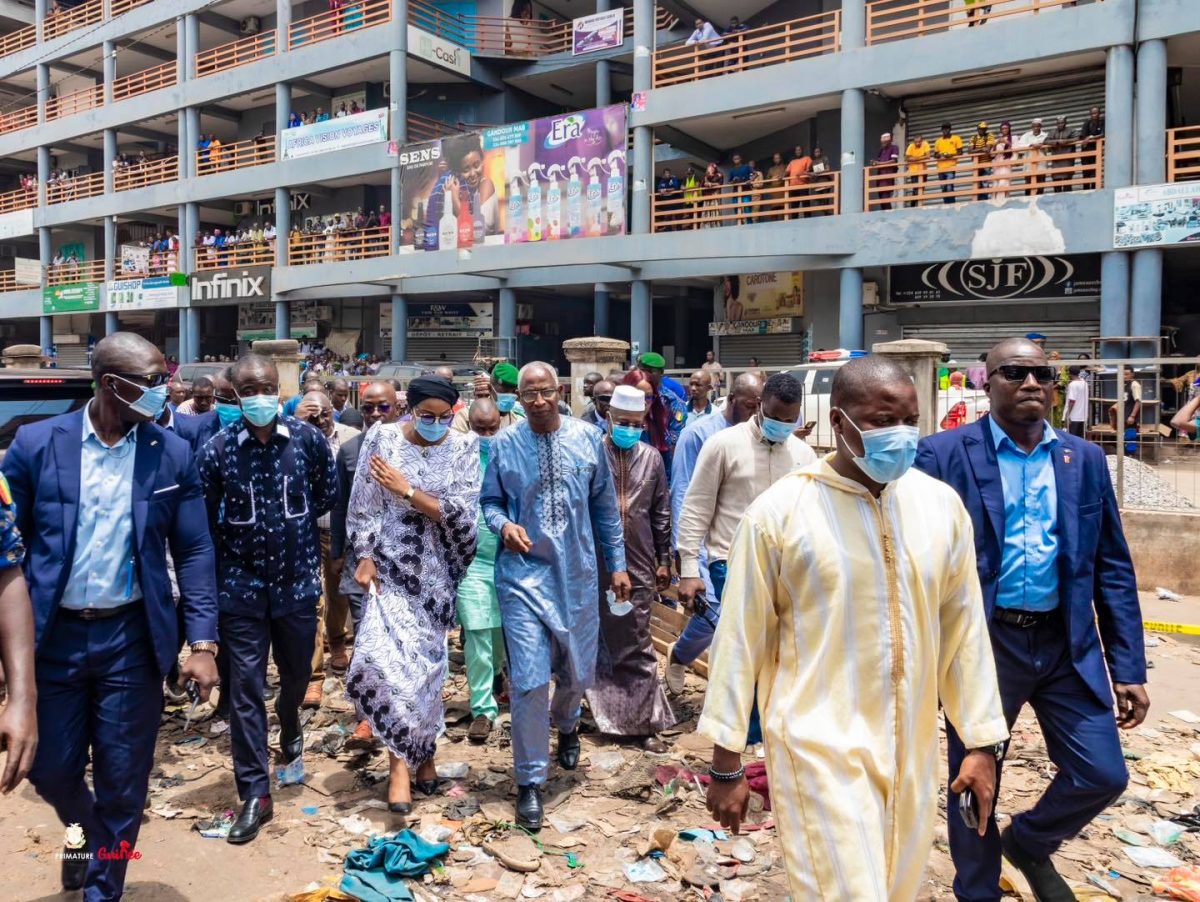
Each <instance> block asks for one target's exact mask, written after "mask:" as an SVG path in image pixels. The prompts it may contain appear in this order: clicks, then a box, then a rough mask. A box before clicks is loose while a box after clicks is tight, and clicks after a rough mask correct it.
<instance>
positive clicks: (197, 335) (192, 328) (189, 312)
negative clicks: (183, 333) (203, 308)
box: [183, 307, 204, 363]
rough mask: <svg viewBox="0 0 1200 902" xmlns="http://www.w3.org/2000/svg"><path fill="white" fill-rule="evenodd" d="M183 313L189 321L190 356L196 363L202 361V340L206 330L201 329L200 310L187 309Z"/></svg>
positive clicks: (196, 308) (194, 308)
mask: <svg viewBox="0 0 1200 902" xmlns="http://www.w3.org/2000/svg"><path fill="white" fill-rule="evenodd" d="M183 312H184V313H185V314H186V316H185V317H184V318H185V319H186V320H187V334H188V356H189V357H190V358H191V359H192V362H193V363H194V362H196V361H197V360H199V359H200V339H201V338H203V337H204V330H203V329H201V328H200V308H199V307H186V308H184V311H183Z"/></svg>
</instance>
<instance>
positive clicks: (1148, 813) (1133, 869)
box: [0, 596, 1200, 902]
mask: <svg viewBox="0 0 1200 902" xmlns="http://www.w3.org/2000/svg"><path fill="white" fill-rule="evenodd" d="M1143 604H1144V607H1145V610H1144V613H1145V616H1146V619H1153V620H1162V621H1170V622H1182V623H1191V624H1197V623H1200V599H1197V598H1188V599H1184V600H1183V601H1181V602H1170V601H1160V600H1157V599H1153V598H1151V597H1150V596H1145V597H1144V599H1143ZM1148 641H1149V644H1150V645H1151V646H1152V647H1150V648H1149V649H1148V653H1149V657H1150V660H1151V661H1152V663H1153V669H1152V670H1151V672H1150V687H1149V691H1150V695H1151V701H1152V710H1151V713H1150V717H1149V718H1148V720H1147V722H1146V724H1145V725H1144V726H1143V727H1141V728H1139V729H1138V730H1135V731H1133V732H1132V733H1131V734H1126V735H1125V737H1124V740H1125V745H1126V750H1127V753H1126V757H1127V758H1128V759H1129V761H1128V763H1129V765H1130V771H1131V775H1132V782H1131V784H1130V787H1129V791H1128V792H1127V793H1126V794H1125V795H1124V796H1123V797H1122V799H1121V800H1120V801H1119V802H1118V803H1117V804H1116V805H1114V806H1113V807H1111V808H1110V809H1109V810H1108V811H1107V812H1106V813H1105V814H1103V815H1101V816H1100V818H1098V819H1097V820H1096V821H1095V822H1093V824H1092V825H1091V826H1090V827H1089V828H1088V829H1087V830H1086V831H1085V833H1084V834H1083V835H1081V836H1080V837H1079V838H1077V839H1075V840H1073V841H1071V842H1069V843H1067V844H1066V845H1065V846H1064V848H1063V849H1062V850H1061V851H1060V853H1059V855H1058V856H1057V861H1058V864H1059V867H1060V869H1061V870H1062V871H1063V872H1064V874H1065V875H1066V876H1067V877H1068V878H1069V879H1070V880H1072V881H1073V882H1074V883H1076V884H1077V885H1078V887H1079V890H1078V897H1079V898H1108V894H1107V893H1106V892H1105V890H1106V889H1107V890H1108V891H1109V892H1111V893H1112V894H1113V895H1114V896H1115V897H1117V898H1124V899H1148V898H1162V897H1161V896H1159V897H1154V896H1153V895H1152V893H1151V888H1150V881H1151V880H1152V879H1153V878H1154V877H1155V876H1161V875H1162V874H1163V873H1165V872H1164V871H1163V870H1161V869H1147V868H1141V867H1137V866H1136V865H1134V863H1133V862H1132V861H1131V860H1130V858H1129V857H1128V854H1127V850H1129V849H1131V848H1133V845H1136V844H1145V847H1146V848H1156V847H1158V842H1157V841H1156V840H1155V839H1152V838H1151V835H1150V834H1151V833H1152V831H1153V829H1154V826H1153V825H1154V822H1155V821H1158V820H1160V819H1161V818H1162V817H1163V816H1170V815H1171V814H1174V813H1180V812H1184V811H1189V810H1191V808H1192V807H1193V806H1194V805H1195V804H1196V803H1197V802H1198V801H1200V796H1198V793H1200V735H1198V733H1200V717H1198V716H1196V715H1193V714H1190V713H1189V712H1196V714H1200V679H1198V677H1200V669H1198V665H1200V639H1188V638H1185V637H1179V636H1170V635H1163V634H1153V635H1150V636H1148ZM453 671H454V673H453V676H452V681H451V683H450V684H448V686H447V722H448V723H447V730H446V735H445V737H444V738H443V741H442V744H441V746H440V748H439V752H438V762H439V764H441V765H443V766H444V765H449V764H453V763H457V764H460V765H466V766H467V767H469V775H468V776H467V777H466V778H464V779H459V780H455V781H454V782H453V784H452V785H451V786H449V787H444V788H443V794H441V795H439V796H437V797H435V798H430V799H422V798H421V797H419V796H418V801H419V804H417V805H416V807H415V810H414V812H413V814H412V815H411V816H410V817H409V818H408V820H407V825H408V826H410V827H412V829H414V830H416V831H417V832H419V833H421V834H422V835H424V836H426V837H427V838H430V839H440V838H442V837H446V838H447V839H446V841H448V842H450V843H451V845H452V852H451V853H450V855H449V856H448V857H447V859H446V866H445V868H444V869H443V870H442V871H440V872H438V873H437V874H435V875H432V876H429V877H426V878H425V879H424V881H423V882H422V881H417V880H413V881H409V886H410V888H411V889H412V890H413V891H414V893H415V894H416V896H417V898H418V899H425V900H431V899H455V900H492V899H514V898H522V899H538V898H541V899H545V900H547V902H569V900H575V899H602V898H613V897H614V895H615V893H617V892H618V891H621V890H624V891H625V892H626V894H623V895H621V896H620V897H619V898H622V899H624V900H626V902H636V900H637V899H638V897H641V898H642V899H646V900H676V899H704V898H715V895H713V894H712V893H710V894H709V895H707V896H706V895H705V894H704V893H703V892H701V891H700V890H699V889H696V888H694V886H692V885H690V884H692V883H699V884H711V885H712V886H713V888H714V891H719V892H720V894H721V898H723V899H724V900H728V902H736V900H739V899H760V900H770V902H774V900H782V899H785V898H787V895H788V889H787V881H786V878H785V876H784V874H783V870H782V866H781V863H780V854H779V843H778V838H777V836H776V833H775V830H774V829H773V827H772V824H771V820H770V813H769V812H761V811H760V812H757V813H754V814H752V816H751V820H752V821H753V822H755V824H756V825H757V829H755V831H754V832H751V833H748V834H745V835H744V836H741V837H729V838H728V839H726V840H719V841H717V842H716V843H715V844H710V843H705V842H687V841H684V840H683V839H680V838H677V837H676V833H677V831H680V830H685V829H688V828H694V827H713V826H714V825H713V824H712V821H711V819H710V818H709V816H708V814H707V812H706V811H705V810H704V805H703V797H702V795H701V793H700V792H699V790H698V788H697V786H696V785H695V783H694V782H692V781H691V780H690V779H688V777H687V776H686V774H685V775H683V776H680V775H679V774H678V772H677V771H676V770H673V769H674V768H685V769H690V770H693V771H696V772H699V773H703V771H704V767H705V764H706V762H707V759H708V753H709V750H710V746H709V744H708V743H707V741H705V740H704V739H702V738H701V737H699V736H698V735H696V734H695V733H694V732H693V731H694V728H695V723H696V717H697V716H698V714H699V709H700V706H701V704H702V702H703V694H702V693H703V688H704V682H703V680H701V679H699V678H698V677H694V676H689V681H688V691H687V692H686V693H685V695H684V696H683V697H682V698H680V699H676V700H674V705H675V710H676V714H677V715H678V716H679V718H680V723H679V724H678V726H677V727H676V728H675V729H674V730H672V731H670V733H669V734H668V735H667V736H666V737H665V738H666V739H667V740H668V742H669V745H670V747H671V748H670V751H669V753H668V754H666V755H661V756H648V755H646V754H645V753H643V752H642V751H640V750H639V749H636V748H634V747H631V746H622V745H619V744H616V743H613V742H611V741H609V740H607V739H605V738H603V737H600V736H598V735H596V734H595V733H590V734H585V736H584V738H583V759H582V762H581V765H580V768H579V770H578V771H576V772H575V774H558V773H557V771H555V772H554V773H553V774H552V776H553V779H552V782H551V785H550V787H549V790H548V794H547V809H548V812H549V824H548V825H547V828H546V829H545V830H544V831H543V832H542V834H541V836H540V841H541V843H542V844H543V848H542V849H541V850H539V848H538V847H537V846H535V844H534V843H533V842H532V841H530V840H529V839H528V838H526V837H525V836H523V835H522V834H520V833H518V832H515V831H512V830H511V829H507V828H505V827H497V826H495V822H497V821H511V819H512V800H513V796H514V795H515V790H514V788H513V785H512V780H511V771H510V767H511V761H512V759H511V749H510V747H509V739H508V733H507V730H506V729H505V727H506V726H507V714H503V715H502V717H501V721H500V727H501V728H499V729H497V730H495V731H494V732H493V734H492V737H491V740H490V741H489V743H488V744H487V745H486V746H483V747H479V746H473V745H470V744H469V743H467V742H466V739H465V734H466V726H467V723H468V720H469V718H468V714H467V693H466V685H465V678H464V676H463V674H462V672H461V671H462V668H461V667H455V668H453ZM326 690H327V691H326V698H325V704H324V706H323V707H322V709H321V710H320V711H319V712H317V713H316V715H315V716H314V717H312V719H311V720H310V721H309V722H308V724H307V728H306V752H305V766H306V768H307V771H308V773H307V782H306V783H305V785H303V786H289V787H286V788H283V789H278V790H276V791H275V792H274V798H275V805H276V815H275V820H274V821H273V822H272V823H271V824H270V825H268V826H267V827H266V828H265V829H264V831H263V832H262V833H261V834H260V835H259V837H258V839H257V840H256V841H255V842H253V843H251V844H249V845H247V846H231V845H229V844H227V843H225V842H224V841H222V840H219V839H205V838H203V837H202V836H201V835H200V834H199V833H198V832H196V830H195V829H193V828H194V827H195V826H196V825H197V824H198V823H199V822H202V821H204V820H206V819H208V818H211V817H212V815H213V814H214V813H216V812H219V811H221V810H222V809H224V808H227V807H236V793H235V791H234V783H233V772H232V770H231V762H230V758H229V736H228V733H224V734H221V735H216V736H212V735H209V734H210V731H211V723H210V722H208V721H202V722H200V723H199V724H193V728H192V730H191V731H190V732H189V733H188V734H186V735H185V733H184V730H183V711H182V709H173V710H169V711H168V713H167V714H166V715H165V716H164V721H163V727H162V731H161V733H160V739H159V756H158V761H157V766H156V769H155V771H154V775H153V777H152V780H151V792H150V798H149V800H148V802H147V810H146V820H145V822H144V824H143V827H142V831H141V837H140V840H139V842H138V850H139V851H140V852H141V854H142V857H141V859H140V860H138V861H135V862H133V863H132V864H131V866H130V869H129V882H128V886H127V896H126V897H127V898H129V899H132V900H145V902H151V900H153V902H178V900H206V902H207V900H231V902H240V900H283V899H289V898H291V897H292V896H293V894H300V893H302V892H303V891H304V890H306V889H310V890H311V889H313V888H315V887H318V886H319V887H331V886H334V885H336V880H337V879H338V877H340V874H341V863H342V860H343V858H344V856H345V855H346V853H347V852H348V851H349V850H351V849H352V848H355V847H359V846H362V845H364V844H365V840H366V837H367V835H369V834H370V833H371V832H387V831H393V830H396V829H399V828H401V827H402V826H404V825H405V823H404V822H403V821H402V819H400V818H398V817H396V816H393V815H391V814H389V813H388V812H387V811H386V810H381V809H382V805H383V800H384V798H385V794H386V776H387V764H386V757H385V755H384V753H383V752H382V751H377V752H374V753H360V752H353V751H346V750H343V749H342V748H341V745H342V743H343V742H344V740H345V738H346V735H347V733H348V732H349V731H350V730H352V729H353V727H354V721H353V715H352V712H351V711H350V709H349V706H348V705H347V704H346V703H345V702H344V701H342V700H341V689H340V684H339V682H338V681H337V680H335V679H330V680H328V681H327V683H326ZM203 711H204V709H202V712H203ZM1171 712H1176V713H1171ZM205 713H207V712H205ZM197 736H199V737H203V739H204V741H203V743H202V744H199V745H197V744H195V743H196V742H197V740H196V739H195V738H194V737H197ZM189 737H193V738H191V739H190V743H189V744H181V743H180V740H184V739H188V738H189ZM42 741H50V742H52V741H54V740H53V735H52V732H48V733H47V734H46V735H44V736H43V740H42ZM274 741H275V737H274V735H273V736H272V742H273V743H274ZM1052 773H1053V767H1052V765H1051V764H1050V763H1049V760H1048V759H1047V757H1046V752H1045V748H1044V746H1043V744H1042V741H1041V736H1040V733H1039V732H1038V730H1037V725H1036V722H1035V721H1034V719H1033V718H1032V716H1031V715H1030V714H1029V713H1028V712H1026V714H1025V715H1023V716H1022V718H1021V720H1020V721H1019V723H1018V725H1017V728H1016V730H1015V731H1014V739H1013V744H1012V748H1011V751H1010V753H1009V758H1008V763H1007V764H1006V767H1005V778H1004V789H1003V792H1002V794H1001V799H1000V805H999V810H1000V812H1001V818H1002V819H1003V818H1005V817H1006V816H1007V815H1009V814H1011V813H1013V812H1016V811H1020V810H1022V809H1024V808H1026V807H1028V806H1029V805H1030V804H1032V802H1033V801H1034V800H1035V799H1036V798H1037V796H1038V795H1039V794H1040V793H1041V791H1042V789H1043V788H1044V787H1045V785H1046V783H1047V782H1048V779H1049V778H1050V776H1051V775H1052ZM664 784H665V785H664ZM0 806H2V807H0V810H2V811H3V817H2V818H0V852H2V853H3V854H4V861H5V868H4V879H3V884H4V887H3V890H0V895H2V896H3V897H4V898H5V899H12V900H20V902H26V900H43V902H44V900H57V899H75V898H78V896H79V894H77V893H76V894H63V893H60V892H59V882H58V881H59V862H58V860H57V859H56V858H55V853H56V852H58V850H59V849H60V848H61V846H62V841H63V828H62V825H60V824H59V823H58V821H57V819H56V818H55V816H54V813H53V811H52V810H51V809H50V808H49V807H48V806H47V805H45V804H43V803H42V802H41V801H40V800H38V798H37V796H36V795H35V793H34V792H33V790H32V789H30V788H29V787H28V785H26V786H23V787H22V789H21V790H19V791H18V792H17V793H16V794H15V795H14V796H13V797H10V798H9V799H6V800H5V801H4V802H3V803H0ZM1114 831H1120V832H1121V835H1122V836H1123V837H1124V840H1123V839H1121V838H1119V837H1118V836H1117V835H1116V833H1115V832H1114ZM484 843H487V844H488V848H489V850H490V851H498V852H499V853H500V856H501V857H502V858H505V859H507V861H508V865H521V864H522V862H524V866H527V867H535V866H536V868H537V869H536V870H534V871H532V872H529V873H522V872H519V871H517V870H513V869H512V868H511V867H510V866H506V865H505V864H502V863H501V861H499V860H495V859H494V858H493V856H492V855H490V854H488V852H484V851H482V849H481V846H482V845H483V844H484ZM656 844H657V845H666V846H667V847H668V848H667V852H666V855H665V857H662V858H659V859H652V858H644V857H643V856H646V855H647V853H648V852H650V851H651V850H652V849H653V848H654V847H655V846H656ZM1167 850H1169V851H1170V852H1171V853H1172V854H1173V855H1175V856H1177V857H1178V858H1179V859H1180V860H1182V861H1183V862H1186V863H1189V864H1197V863H1200V834H1196V833H1192V834H1185V835H1184V836H1183V837H1182V839H1181V840H1179V841H1177V842H1175V843H1173V844H1171V845H1169V846H1168V847H1166V848H1165V849H1164V851H1167ZM568 853H569V854H570V855H571V856H572V857H571V858H570V859H568V857H567V855H568ZM571 862H573V863H574V864H576V865H578V866H577V867H571V866H570V863H571ZM952 874H953V870H952V867H951V864H950V857H949V854H948V852H947V849H946V845H945V826H944V823H940V824H939V826H938V833H937V839H936V841H935V843H934V846H933V848H932V849H931V850H930V856H929V870H928V873H927V882H926V890H925V893H924V896H923V898H927V899H950V898H952V894H951V892H950V889H949V886H950V881H951V878H952ZM631 876H637V877H646V878H653V879H648V880H647V881H646V882H633V880H631V879H630V878H631ZM1089 876H1090V877H1092V878H1093V880H1094V881H1098V882H1099V884H1100V885H1097V883H1095V882H1092V883H1089V882H1088V878H1089ZM1016 879H1017V880H1018V886H1017V890H1018V892H1019V890H1020V888H1021V884H1020V883H1019V878H1016ZM1117 894H1119V895H1117ZM297 898H304V899H306V900H307V899H317V898H320V894H316V895H314V896H308V897H300V896H298V897H297ZM335 898H337V897H335ZM1023 898H1025V899H1031V898H1032V896H1031V895H1029V893H1028V889H1027V888H1025V891H1024V895H1023Z"/></svg>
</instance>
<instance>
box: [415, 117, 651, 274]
mask: <svg viewBox="0 0 1200 902" xmlns="http://www.w3.org/2000/svg"><path fill="white" fill-rule="evenodd" d="M627 131H628V129H627V116H626V107H625V106H624V105H615V106H609V107H603V108H600V109H592V110H583V111H581V112H577V113H568V114H565V115H561V116H549V117H546V118H544V119H534V120H530V121H528V122H518V123H513V124H511V125H504V126H500V127H498V128H494V129H485V130H484V131H482V132H467V133H464V134H459V135H450V136H448V137H445V138H441V139H440V140H437V141H427V142H424V143H422V144H410V145H406V146H404V147H401V148H398V150H397V156H398V157H399V163H400V172H401V182H400V184H401V197H402V201H401V209H402V211H403V215H402V216H401V218H400V251H401V253H411V252H414V251H419V250H420V251H431V250H445V249H448V248H449V249H463V248H469V247H472V246H473V245H477V244H524V243H526V242H532V241H558V240H563V239H574V238H599V237H603V236H606V235H623V234H625V223H626V216H625V188H626V180H627V176H628V173H627V169H626V165H625V155H626V135H627ZM456 195H457V199H458V202H457V203H455V196H456Z"/></svg>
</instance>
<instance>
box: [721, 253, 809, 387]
mask: <svg viewBox="0 0 1200 902" xmlns="http://www.w3.org/2000/svg"><path fill="white" fill-rule="evenodd" d="M804 298H805V292H804V273H802V272H755V273H745V274H743V275H740V276H726V277H725V278H724V279H722V280H721V284H720V286H719V288H718V297H717V300H716V304H715V305H714V306H715V308H716V313H717V318H716V319H715V320H714V321H713V322H710V323H709V324H708V334H709V335H710V336H711V337H712V338H713V349H714V351H715V352H716V356H717V359H718V360H720V361H721V362H722V363H723V364H725V365H726V366H731V367H744V366H746V365H747V364H749V363H750V359H751V358H754V359H756V360H757V361H758V362H759V364H761V365H762V366H764V367H783V366H794V365H795V364H797V363H801V362H803V361H804V360H806V359H807V357H808V353H809V351H810V350H811V347H810V337H809V332H808V329H807V328H806V323H805V320H804Z"/></svg>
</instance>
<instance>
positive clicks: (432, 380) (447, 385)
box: [408, 376, 458, 408]
mask: <svg viewBox="0 0 1200 902" xmlns="http://www.w3.org/2000/svg"><path fill="white" fill-rule="evenodd" d="M428 398H434V399H436V400H438V401H445V402H446V403H447V404H449V405H450V406H451V407H453V406H454V405H455V404H457V403H458V391H457V390H456V389H455V388H454V385H453V384H452V383H451V382H450V380H449V379H447V378H446V377H445V376H418V377H417V378H416V379H413V380H412V382H410V383H408V406H409V407H410V408H413V407H416V406H417V405H418V404H420V403H421V402H422V401H424V400H426V399H428Z"/></svg>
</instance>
